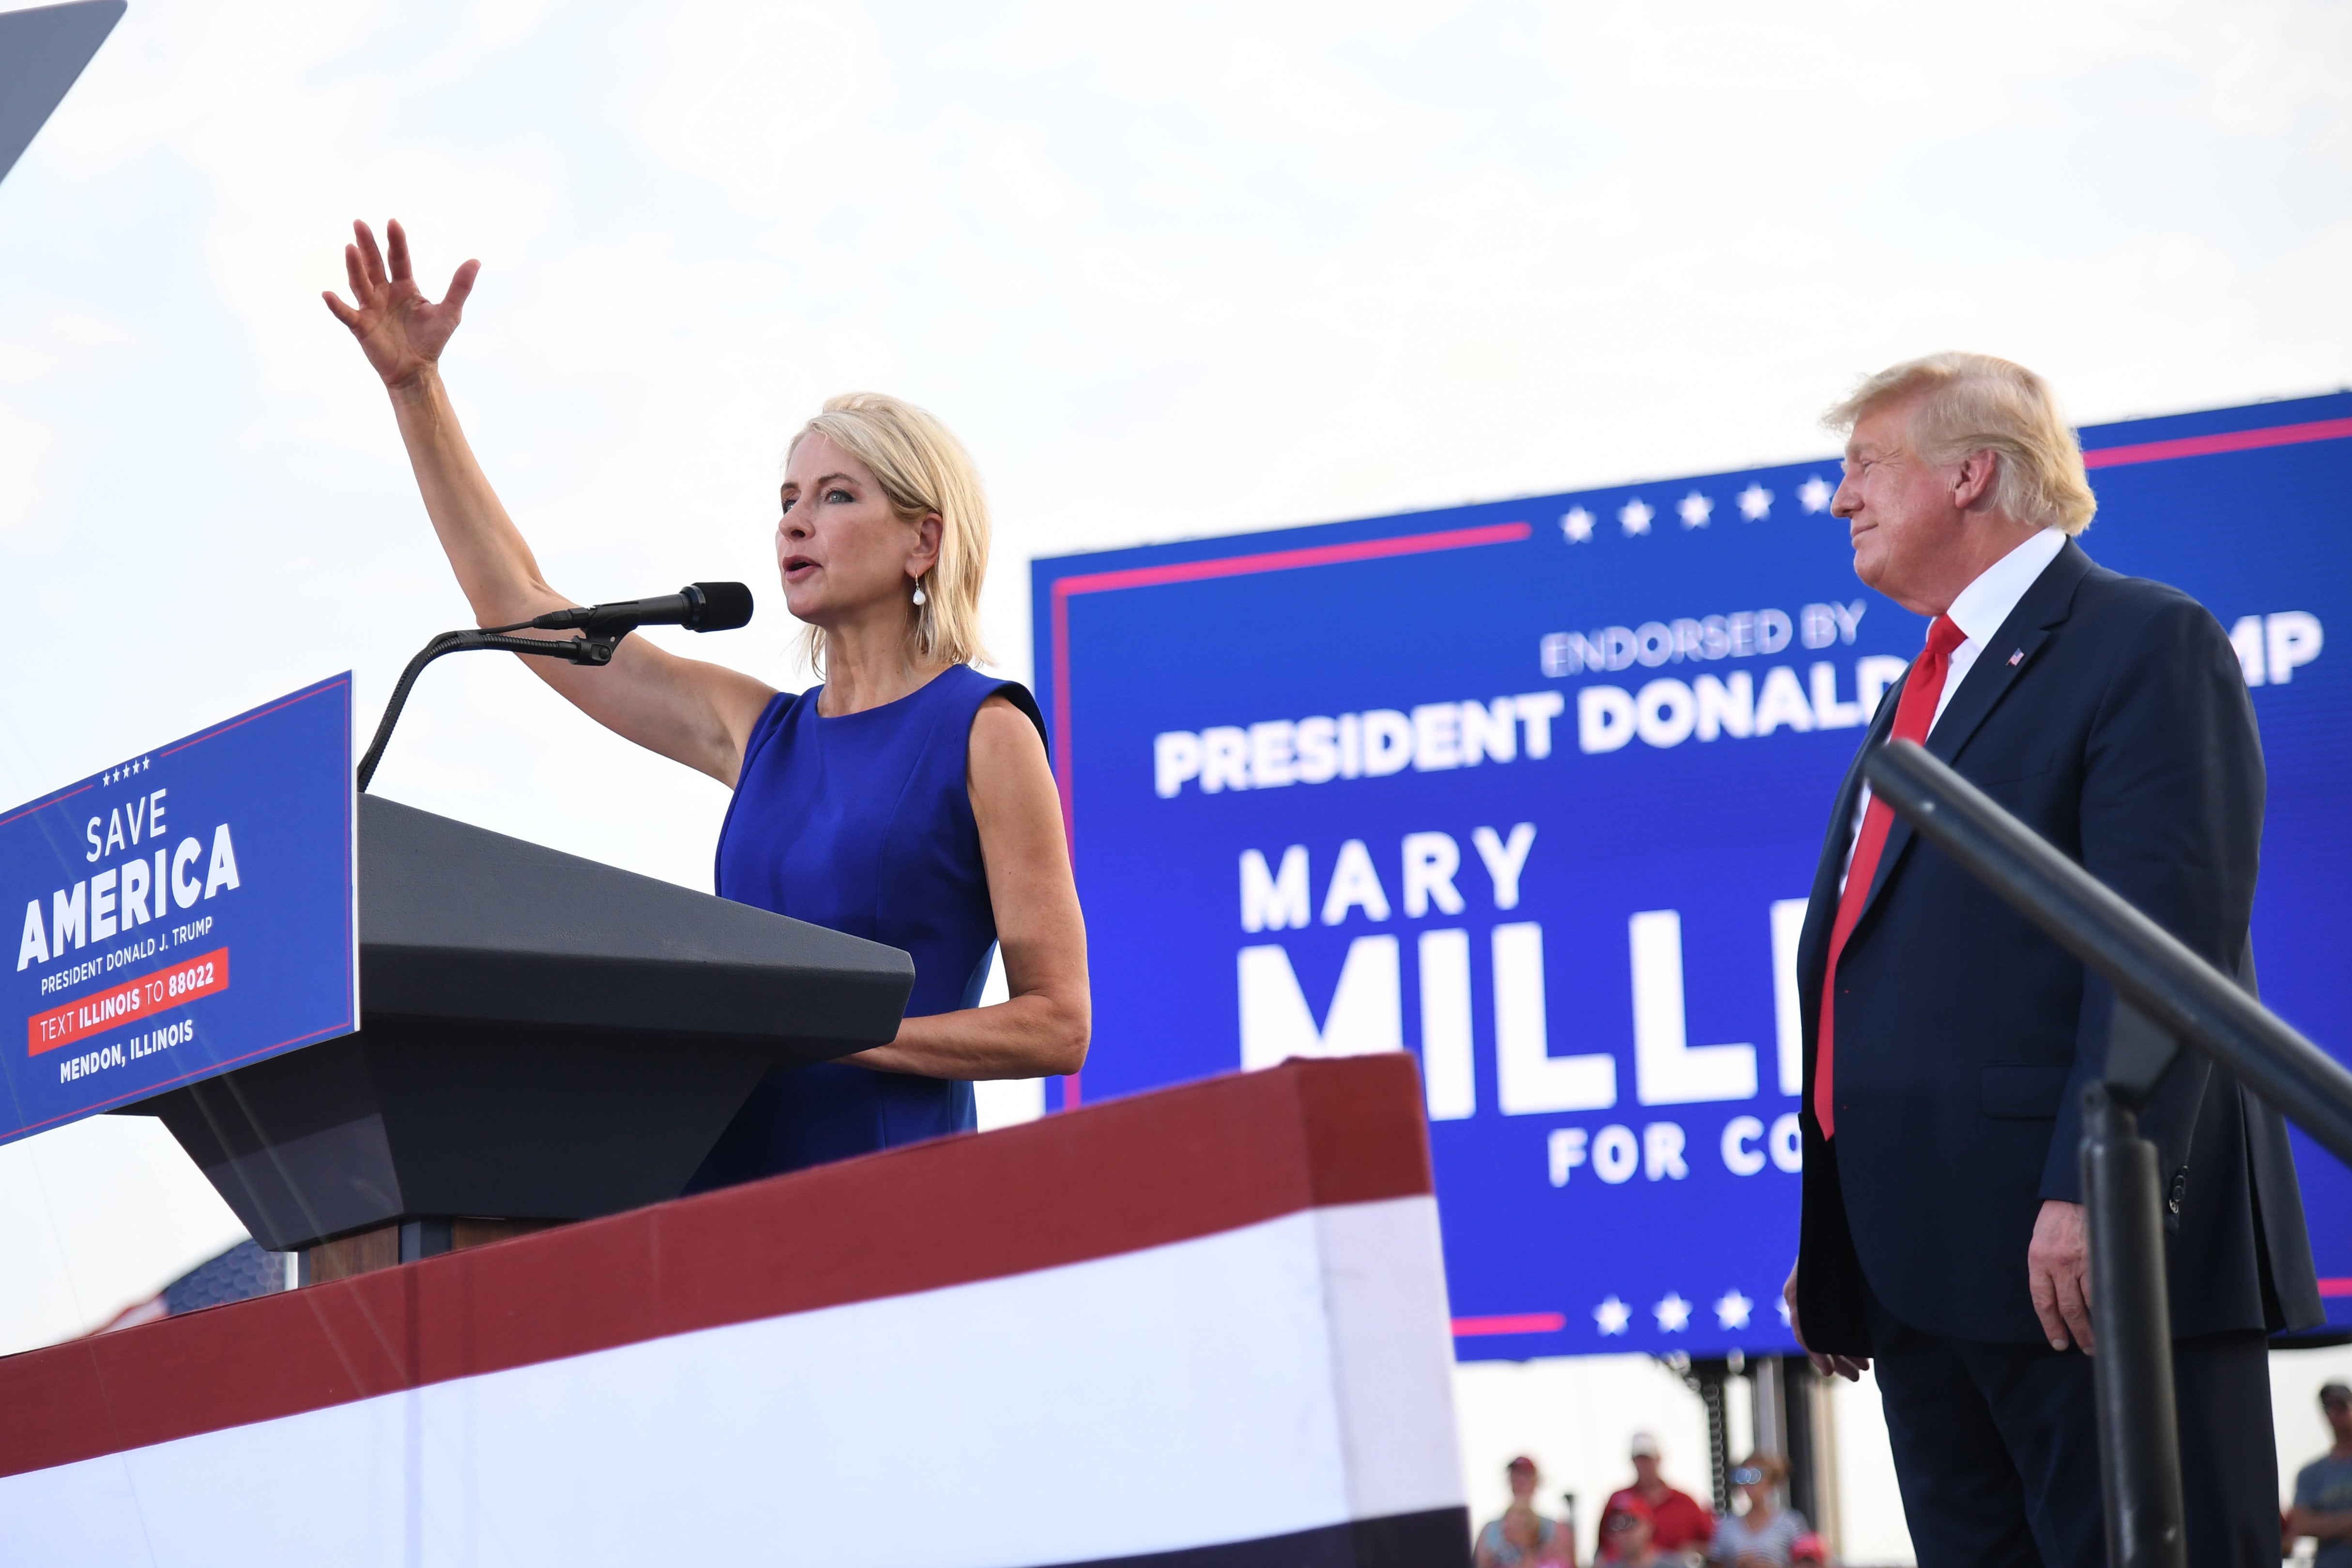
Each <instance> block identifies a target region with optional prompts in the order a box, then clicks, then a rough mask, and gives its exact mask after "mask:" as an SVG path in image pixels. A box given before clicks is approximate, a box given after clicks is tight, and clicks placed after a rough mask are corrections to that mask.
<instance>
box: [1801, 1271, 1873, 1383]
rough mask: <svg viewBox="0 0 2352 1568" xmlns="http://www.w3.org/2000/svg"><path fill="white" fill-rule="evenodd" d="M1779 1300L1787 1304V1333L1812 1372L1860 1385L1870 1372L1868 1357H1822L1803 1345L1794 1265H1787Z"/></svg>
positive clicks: (1809, 1346) (1806, 1345)
mask: <svg viewBox="0 0 2352 1568" xmlns="http://www.w3.org/2000/svg"><path fill="white" fill-rule="evenodd" d="M1780 1299H1781V1300H1782V1301H1786V1302H1788V1303H1789V1332H1790V1333H1792V1334H1794V1335H1796V1336H1797V1344H1798V1346H1799V1348H1801V1350H1803V1351H1804V1353H1805V1359H1806V1360H1808V1361H1810V1362H1811V1363H1812V1364H1813V1370H1814V1371H1815V1372H1818V1373H1820V1374H1821V1375H1822V1376H1823V1377H1827V1376H1830V1375H1832V1374H1835V1375H1837V1376H1840V1377H1843V1378H1844V1379H1845V1380H1846V1381H1847V1382H1848V1383H1860V1382H1861V1381H1862V1375H1863V1374H1864V1373H1865V1372H1868V1371H1869V1370H1870V1357H1868V1356H1866V1355H1822V1354H1820V1353H1819V1352H1817V1351H1815V1350H1814V1349H1813V1347H1812V1346H1811V1345H1809V1344H1806V1343H1805V1325H1804V1324H1803V1323H1801V1322H1798V1321H1797V1266H1796V1265H1795V1264H1794V1263H1791V1264H1790V1265H1789V1282H1788V1283H1787V1284H1785V1285H1783V1286H1781V1287H1780Z"/></svg>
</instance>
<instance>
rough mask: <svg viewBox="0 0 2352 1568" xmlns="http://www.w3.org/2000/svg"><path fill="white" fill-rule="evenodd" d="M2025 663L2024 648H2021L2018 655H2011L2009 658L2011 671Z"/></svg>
mask: <svg viewBox="0 0 2352 1568" xmlns="http://www.w3.org/2000/svg"><path fill="white" fill-rule="evenodd" d="M2024 662H2025V650H2024V649H2022V648H2020V649H2019V650H2018V651H2017V652H2016V653H2011V655H2010V656H2009V666H2010V668H2011V669H2015V668H2016V667H2017V666H2018V665H2020V664H2023V663H2024Z"/></svg>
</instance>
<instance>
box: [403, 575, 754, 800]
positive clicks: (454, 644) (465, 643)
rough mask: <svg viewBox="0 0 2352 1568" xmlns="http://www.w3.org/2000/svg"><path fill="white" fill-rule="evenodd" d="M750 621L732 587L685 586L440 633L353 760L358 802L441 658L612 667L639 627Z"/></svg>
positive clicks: (746, 596)
mask: <svg viewBox="0 0 2352 1568" xmlns="http://www.w3.org/2000/svg"><path fill="white" fill-rule="evenodd" d="M750 622H751V590H750V589H749V588H746V587H744V586H743V584H741V583H740V582H690V583H688V584H687V585H686V587H685V588H683V589H681V590H679V591H677V592H676V593H668V594H664V595H663V596H661V597H660V598H658V599H631V600H625V601H621V602H618V603H614V604H586V605H572V606H570V607H568V608H566V609H562V610H554V611H550V612H548V613H547V614H545V615H541V616H540V617H538V618H537V619H536V620H531V621H518V622H515V623H514V624H513V625H511V626H488V627H484V628H483V629H481V630H480V631H467V632H442V633H441V634H440V635H439V636H438V637H436V638H434V639H433V641H431V642H430V643H425V646H424V647H423V648H422V649H420V650H419V651H418V653H417V654H416V656H415V658H413V659H411V660H409V661H408V667H407V668H406V669H404V670H403V671H401V672H400V679H399V680H398V681H397V682H396V683H394V686H393V688H392V700H391V701H390V702H388V703H386V704H384V708H383V718H382V719H380V720H378V721H377V724H376V727H375V738H374V739H373V741H371V742H370V743H369V745H368V748H367V755H366V756H364V757H362V758H360V766H359V787H360V792H361V793H362V794H365V793H366V792H367V787H368V785H369V783H370V782H371V781H372V780H373V779H374V778H375V770H376V767H377V765H378V764H379V763H381V762H382V761H383V748H384V747H386V746H387V745H389V744H390V743H391V740H392V729H393V726H394V725H396V724H398V723H399V722H400V714H401V710H402V709H403V708H404V707H405V706H407V705H408V693H409V689H410V688H411V687H413V686H415V685H416V677H417V676H418V675H420V674H424V673H425V665H427V664H431V663H432V662H433V661H434V660H436V659H437V658H439V657H440V656H441V655H442V654H444V653H471V652H473V651H475V650H477V649H483V648H489V649H497V650H502V651H504V652H506V653H527V654H530V655H533V656H535V657H538V658H543V659H563V660H567V661H569V662H570V663H572V664H585V665H588V666H590V667H592V668H593V667H597V666H602V665H604V664H611V663H612V662H613V650H614V649H615V648H617V647H618V646H620V643H621V639H622V638H624V637H625V636H627V635H628V634H629V633H630V632H634V631H635V630H636V629H637V628H638V627H640V626H683V627H685V628H686V629H687V630H688V631H689V632H732V631H734V630H735V629H736V628H737V627H739V626H743V625H747V624H749V623H750ZM526 631H529V632H569V631H576V632H579V633H580V635H579V636H577V637H571V638H564V639H561V640H559V639H557V638H553V637H516V636H511V635H509V633H511V632H526Z"/></svg>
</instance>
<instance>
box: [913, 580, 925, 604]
mask: <svg viewBox="0 0 2352 1568" xmlns="http://www.w3.org/2000/svg"><path fill="white" fill-rule="evenodd" d="M924 602H925V601H924V598H923V585H922V584H921V583H919V582H918V583H917V584H915V603H916V606H917V607H918V608H920V607H921V606H922V604H923V603H924Z"/></svg>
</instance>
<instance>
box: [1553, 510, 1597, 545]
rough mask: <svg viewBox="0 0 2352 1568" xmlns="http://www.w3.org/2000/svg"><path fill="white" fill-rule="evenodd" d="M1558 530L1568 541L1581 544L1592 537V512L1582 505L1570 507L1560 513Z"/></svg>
mask: <svg viewBox="0 0 2352 1568" xmlns="http://www.w3.org/2000/svg"><path fill="white" fill-rule="evenodd" d="M1559 531H1560V532H1561V534H1563V535H1564V536H1566V538H1567V539H1568V542H1569V543H1570V544H1572V545H1580V544H1582V543H1583V542H1584V541H1585V540H1587V539H1589V538H1591V537H1592V514H1591V512H1588V511H1586V510H1585V509H1584V508H1583V507H1571V508H1570V509H1569V510H1568V511H1566V512H1564V513H1562V514H1561V515H1560V519H1559Z"/></svg>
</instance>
